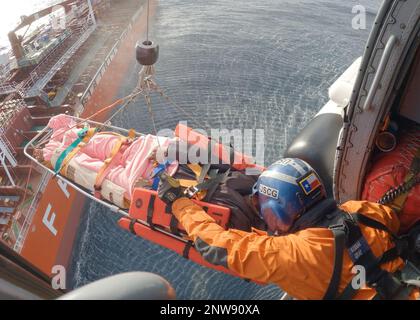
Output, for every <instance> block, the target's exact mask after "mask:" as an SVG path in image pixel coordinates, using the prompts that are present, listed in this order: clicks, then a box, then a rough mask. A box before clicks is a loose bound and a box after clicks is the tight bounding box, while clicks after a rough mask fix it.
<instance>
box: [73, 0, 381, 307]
mask: <svg viewBox="0 0 420 320" xmlns="http://www.w3.org/2000/svg"><path fill="white" fill-rule="evenodd" d="M357 4H362V5H364V6H365V7H366V8H367V29H366V30H354V29H352V24H351V22H352V19H353V17H354V14H353V13H352V8H353V6H355V5H357ZM379 6H380V1H377V0H364V1H341V0H322V1H319V0H259V1H255V0H241V1H222V0H213V1H207V0H165V1H159V2H157V4H156V11H155V14H154V16H153V18H152V20H151V28H152V38H153V39H154V40H156V41H158V42H159V44H160V49H161V54H160V59H159V62H158V64H157V75H156V78H157V79H158V82H159V83H160V85H161V86H162V87H163V88H164V89H165V90H166V92H167V94H168V95H169V96H171V97H172V99H173V100H174V101H176V102H177V103H178V104H179V105H180V106H182V107H183V109H185V110H186V111H187V112H188V113H189V114H190V115H191V118H193V119H187V118H186V117H185V116H184V114H183V113H181V112H179V111H178V110H177V109H174V108H173V107H171V106H169V105H168V104H167V103H164V102H163V101H161V100H160V99H159V98H158V97H153V104H154V113H155V118H156V125H157V127H158V129H162V128H174V127H175V126H176V124H177V122H178V121H181V120H189V121H190V124H192V125H193V126H196V127H197V126H201V127H202V126H204V129H209V128H226V129H234V128H240V129H249V128H259V129H264V130H265V136H264V138H265V162H266V164H269V163H271V162H274V161H275V160H277V159H279V158H280V157H281V155H282V153H283V152H284V151H285V149H286V147H287V145H288V144H289V143H290V142H291V140H292V139H293V137H294V136H295V135H296V134H297V133H298V132H299V130H300V129H302V128H303V127H304V126H305V124H306V123H308V121H309V120H310V119H311V118H312V117H313V116H314V115H315V114H316V113H317V111H318V110H319V109H320V108H321V107H322V106H323V104H324V103H325V102H326V101H327V100H328V88H329V86H330V85H331V84H332V83H333V82H334V80H335V79H336V78H338V76H339V75H340V74H341V73H342V72H343V71H344V70H345V69H346V68H347V67H348V66H349V65H350V64H351V63H352V62H353V61H354V60H355V59H356V58H357V57H359V56H361V55H362V54H363V50H364V45H365V43H366V40H367V38H368V34H369V30H370V29H371V26H372V24H373V19H374V17H375V15H376V13H377V10H378V8H379ZM139 38H142V35H139ZM132 63H133V68H132V70H131V71H130V72H129V73H128V74H127V75H126V81H125V82H124V83H122V84H121V89H120V95H121V96H123V95H125V94H128V93H129V92H131V91H132V90H133V87H134V86H135V85H136V82H137V73H138V71H139V67H138V66H137V65H136V62H135V61H134V59H133V62H132ZM194 119H196V120H194ZM150 120H151V119H150V115H149V114H148V112H147V109H146V108H145V106H144V104H143V103H141V102H138V103H134V104H133V105H131V106H130V107H129V108H128V109H127V110H126V111H125V112H124V113H123V114H121V115H119V116H118V117H117V118H116V119H115V120H114V121H113V123H114V124H115V125H117V126H122V127H125V128H135V129H136V130H139V131H141V132H146V133H153V126H152V124H151V121H150ZM195 121H196V123H194V122H195ZM117 219H118V217H116V216H114V215H113V214H112V213H110V212H109V211H107V210H106V209H104V208H103V207H101V206H100V205H98V204H96V203H93V202H91V203H88V204H87V207H86V212H85V214H84V218H83V220H82V223H81V226H80V230H79V235H78V239H77V242H76V246H75V249H74V253H73V264H72V275H71V281H70V282H71V285H72V286H73V287H79V286H81V285H84V284H86V283H89V282H91V281H94V280H97V279H100V278H102V277H105V276H108V275H112V274H116V273H121V272H125V271H133V270H139V271H149V272H154V273H157V274H159V275H162V276H163V277H165V278H166V279H167V280H168V281H169V282H171V284H172V285H173V286H174V288H175V289H176V292H177V296H178V298H180V299H277V298H278V297H279V296H280V294H281V291H280V290H279V289H278V288H277V287H276V286H273V285H271V286H259V285H256V284H253V283H248V282H245V281H243V280H241V279H237V278H234V277H231V276H228V275H225V274H223V273H220V272H216V271H213V270H209V269H206V268H204V267H201V266H198V265H196V264H194V263H192V262H190V261H187V260H185V259H183V258H182V257H180V256H178V255H177V254H175V253H173V252H171V251H169V250H166V249H163V248H161V247H159V246H157V245H154V244H152V243H150V242H148V241H145V240H143V239H140V238H138V237H134V236H132V235H130V234H129V233H128V232H126V231H123V230H120V229H119V228H118V226H117V225H116V221H117Z"/></svg>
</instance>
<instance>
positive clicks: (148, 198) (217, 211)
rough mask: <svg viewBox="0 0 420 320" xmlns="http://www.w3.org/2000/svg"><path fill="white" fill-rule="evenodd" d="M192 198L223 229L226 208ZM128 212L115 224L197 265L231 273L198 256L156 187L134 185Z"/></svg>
mask: <svg viewBox="0 0 420 320" xmlns="http://www.w3.org/2000/svg"><path fill="white" fill-rule="evenodd" d="M193 201H194V202H195V203H197V204H198V205H199V206H201V207H202V208H203V209H204V210H206V212H207V213H208V214H209V215H210V216H211V217H213V219H215V220H216V222H217V223H218V224H219V225H221V226H222V227H224V228H225V229H226V226H227V223H228V221H229V218H230V209H229V208H226V207H222V206H218V205H215V204H211V203H207V202H202V201H197V200H193ZM129 212H130V217H131V218H132V219H129V218H122V219H120V221H119V225H120V227H122V228H123V229H125V230H128V231H130V232H132V233H134V234H135V235H137V236H139V237H142V238H144V239H146V240H149V241H151V242H153V243H156V244H158V245H161V246H163V247H165V248H167V249H170V250H172V251H175V252H176V253H178V254H180V255H181V256H183V257H184V258H186V259H189V260H192V261H194V262H196V263H198V264H200V265H203V266H206V267H209V268H212V269H216V270H219V271H223V272H225V273H228V274H232V275H233V273H232V272H231V271H229V270H227V269H226V268H223V267H220V266H214V265H212V264H210V263H208V262H207V261H205V260H204V259H203V258H202V257H201V255H200V254H199V253H198V252H197V251H196V250H195V249H194V245H193V243H192V242H191V241H189V239H188V237H187V235H186V233H185V229H184V228H183V227H182V226H181V225H180V224H179V223H178V221H177V220H176V218H175V217H174V216H173V215H172V213H171V212H170V209H169V207H168V206H167V205H166V203H164V202H163V201H162V200H160V199H159V198H158V195H157V192H156V191H153V190H148V189H142V188H137V189H136V190H135V191H134V194H133V201H132V202H131V206H130V211H129ZM138 220H141V221H143V222H146V223H147V224H148V225H150V226H147V225H144V224H142V223H140V222H138ZM162 231H164V232H162Z"/></svg>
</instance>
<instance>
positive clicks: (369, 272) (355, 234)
mask: <svg viewBox="0 0 420 320" xmlns="http://www.w3.org/2000/svg"><path fill="white" fill-rule="evenodd" d="M361 216H362V215H358V214H352V215H349V214H346V215H345V216H344V219H343V223H342V224H341V225H335V226H332V227H330V229H331V230H332V231H333V234H334V240H335V261H334V271H333V275H332V277H331V281H330V284H329V287H328V289H327V292H326V294H325V296H324V299H335V298H337V299H350V298H352V297H353V296H354V295H355V294H356V293H357V289H354V288H353V287H352V282H350V283H349V284H348V285H347V287H346V288H345V289H344V291H343V292H342V293H341V295H340V296H338V295H337V293H338V292H337V291H338V288H339V284H340V277H341V269H342V259H343V252H344V247H345V248H346V249H347V252H348V253H349V255H350V258H351V259H352V261H353V263H354V265H360V266H363V267H364V269H365V270H366V282H367V284H368V285H369V286H370V287H371V288H374V289H375V290H376V292H377V297H375V298H380V299H407V298H408V296H409V294H410V292H411V290H410V289H409V288H408V285H407V284H406V283H404V282H402V281H400V280H399V279H398V278H397V277H396V276H395V275H394V274H392V273H390V272H387V271H385V270H383V269H382V268H381V267H380V266H381V264H382V263H384V262H385V261H391V259H392V258H395V251H394V250H389V251H388V252H386V253H384V255H383V256H382V257H381V258H379V259H378V258H377V257H376V256H375V255H374V254H373V252H372V250H371V248H370V246H369V244H368V243H367V241H366V239H365V238H364V236H363V234H362V231H361V229H360V227H359V226H358V222H360V223H362V221H363V223H362V224H365V225H367V226H369V227H372V228H376V227H378V228H379V230H385V229H387V228H386V227H385V226H383V225H382V224H380V223H378V222H377V221H375V220H372V219H369V218H368V219H366V220H364V219H363V218H360V217H361ZM343 238H344V241H343ZM343 242H344V244H343ZM340 248H341V250H342V252H341V256H340V255H339V252H337V250H339V249H340ZM395 250H397V252H398V253H399V251H398V247H396V249H395ZM397 257H398V255H397ZM338 259H341V262H340V261H338Z"/></svg>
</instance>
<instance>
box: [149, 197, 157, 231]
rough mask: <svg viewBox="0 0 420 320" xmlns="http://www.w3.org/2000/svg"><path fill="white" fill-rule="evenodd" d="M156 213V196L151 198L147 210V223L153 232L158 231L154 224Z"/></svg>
mask: <svg viewBox="0 0 420 320" xmlns="http://www.w3.org/2000/svg"><path fill="white" fill-rule="evenodd" d="M154 211H155V196H154V195H152V196H150V200H149V207H148V208H147V223H148V224H149V226H150V229H152V230H153V231H155V230H156V228H155V225H154V223H153V213H154Z"/></svg>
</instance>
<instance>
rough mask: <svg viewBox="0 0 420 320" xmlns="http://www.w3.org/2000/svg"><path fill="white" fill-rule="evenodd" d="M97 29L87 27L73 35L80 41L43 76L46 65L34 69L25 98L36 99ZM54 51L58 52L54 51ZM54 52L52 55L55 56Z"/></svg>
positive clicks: (26, 88)
mask: <svg viewBox="0 0 420 320" xmlns="http://www.w3.org/2000/svg"><path fill="white" fill-rule="evenodd" d="M95 29H96V25H87V26H84V27H83V28H81V29H79V30H76V31H77V32H73V33H72V34H73V35H75V36H77V37H78V39H77V40H76V42H74V44H73V45H72V46H71V47H70V48H69V49H68V50H67V51H66V52H65V53H64V54H63V55H62V56H61V58H60V59H59V60H58V61H57V62H56V63H55V64H54V66H52V67H51V68H49V69H48V71H47V72H46V73H45V74H43V73H44V72H43V69H45V66H44V65H39V66H38V67H37V68H36V69H34V70H33V71H32V72H31V74H30V78H29V79H28V81H27V82H26V83H25V85H24V87H25V97H27V98H28V97H34V96H37V95H39V94H40V92H41V91H42V90H43V88H44V87H45V86H46V85H47V83H48V82H49V81H50V80H51V79H52V78H53V77H54V75H55V74H56V73H57V72H58V71H59V70H60V69H61V68H62V67H63V66H64V65H65V64H66V63H67V61H68V60H69V59H70V58H71V57H72V56H73V55H74V54H75V53H76V51H77V50H78V49H79V48H80V47H81V46H82V44H83V43H85V41H86V40H87V39H88V38H89V37H90V35H91V34H92V33H93V31H94V30H95ZM54 50H57V48H56V49H54ZM54 53H55V51H54V52H52V53H51V54H54Z"/></svg>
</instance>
